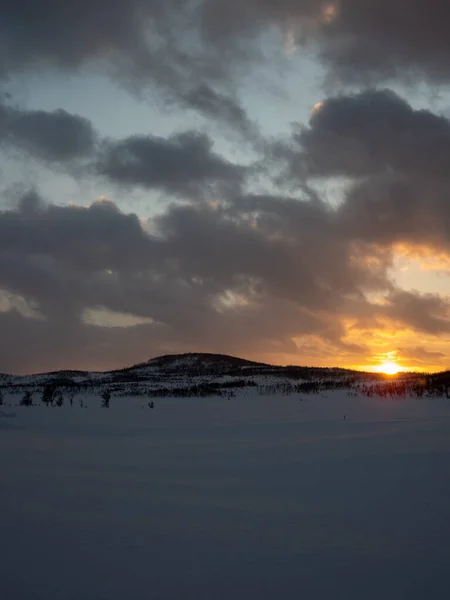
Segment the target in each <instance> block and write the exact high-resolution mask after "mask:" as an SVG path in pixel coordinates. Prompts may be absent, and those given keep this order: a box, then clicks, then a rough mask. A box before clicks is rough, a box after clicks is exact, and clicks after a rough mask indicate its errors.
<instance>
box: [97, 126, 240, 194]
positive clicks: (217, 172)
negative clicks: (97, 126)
mask: <svg viewBox="0 0 450 600" xmlns="http://www.w3.org/2000/svg"><path fill="white" fill-rule="evenodd" d="M98 171H99V173H101V174H102V175H105V176H107V177H108V178H110V179H111V180H112V181H114V182H117V183H121V184H125V185H130V184H131V185H133V184H134V185H140V186H143V187H148V188H159V189H162V190H165V191H167V192H173V193H181V194H182V195H192V194H194V195H195V196H197V195H198V194H199V193H201V191H202V188H203V187H204V186H207V185H214V184H218V185H219V186H221V188H225V189H227V188H229V189H230V191H231V190H234V191H236V190H237V189H238V188H239V186H240V185H241V183H242V182H243V178H244V175H245V169H244V168H243V167H241V166H239V165H235V164H233V163H230V162H228V161H227V160H225V159H224V158H222V157H221V156H220V155H218V154H216V153H215V152H214V151H213V148H212V141H211V140H210V138H209V137H208V136H206V135H204V134H200V133H196V132H184V133H180V134H176V135H173V136H171V137H169V138H160V137H155V136H132V137H129V138H126V139H124V140H120V141H117V142H116V141H110V142H105V144H104V148H103V153H102V156H101V158H100V160H99V164H98Z"/></svg>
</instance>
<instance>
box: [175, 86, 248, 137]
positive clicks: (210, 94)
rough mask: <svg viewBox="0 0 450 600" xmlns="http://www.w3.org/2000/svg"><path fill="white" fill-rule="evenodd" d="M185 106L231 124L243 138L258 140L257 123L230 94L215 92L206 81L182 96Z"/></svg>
mask: <svg viewBox="0 0 450 600" xmlns="http://www.w3.org/2000/svg"><path fill="white" fill-rule="evenodd" d="M182 100H184V102H185V103H186V105H187V106H189V107H191V108H195V109H197V110H198V111H199V112H201V113H202V114H203V115H205V116H207V117H209V118H211V119H213V120H216V121H218V122H222V123H223V124H225V125H228V126H231V127H232V128H233V129H235V130H237V131H238V132H240V133H241V134H242V135H243V137H244V138H245V139H248V140H250V141H253V142H258V141H259V140H260V133H259V130H258V127H257V125H256V124H255V123H254V122H253V121H252V120H251V119H250V118H249V116H248V114H247V112H246V111H245V110H244V109H243V108H242V106H241V105H240V104H239V102H238V101H237V100H236V99H235V98H233V97H232V96H229V95H226V94H223V93H220V92H217V91H216V90H214V89H213V88H212V87H211V86H209V85H207V84H206V83H202V84H200V85H199V86H197V87H196V88H194V89H192V90H189V91H188V92H186V93H185V94H184V96H182Z"/></svg>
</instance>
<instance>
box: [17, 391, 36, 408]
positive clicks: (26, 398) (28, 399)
mask: <svg viewBox="0 0 450 600" xmlns="http://www.w3.org/2000/svg"><path fill="white" fill-rule="evenodd" d="M20 406H33V392H25V394H24V395H23V396H22V400H21V401H20Z"/></svg>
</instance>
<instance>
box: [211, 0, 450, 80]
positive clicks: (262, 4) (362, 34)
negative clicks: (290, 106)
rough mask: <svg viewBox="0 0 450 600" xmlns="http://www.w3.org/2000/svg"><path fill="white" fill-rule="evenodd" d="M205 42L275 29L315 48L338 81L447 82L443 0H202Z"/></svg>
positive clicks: (447, 14) (449, 11)
mask: <svg viewBox="0 0 450 600" xmlns="http://www.w3.org/2000/svg"><path fill="white" fill-rule="evenodd" d="M200 4H201V14H202V23H203V28H204V30H205V31H206V33H207V35H208V36H209V39H210V40H219V41H220V43H222V44H224V43H231V40H236V39H248V38H252V37H255V36H256V35H257V34H258V33H259V32H260V31H261V30H266V29H268V28H270V27H271V26H272V27H273V26H274V25H275V26H278V27H279V28H280V29H282V30H284V31H285V32H286V33H287V34H288V35H289V39H290V40H291V44H290V46H291V48H295V45H297V46H298V47H299V48H300V49H302V47H304V46H308V47H310V48H311V47H312V48H316V49H317V52H318V54H319V56H320V58H321V59H322V61H323V62H324V63H325V64H326V65H328V67H329V69H330V74H331V76H332V77H333V78H334V79H335V80H337V81H340V82H342V81H344V82H350V83H361V82H366V83H367V82H375V81H386V80H389V79H398V78H402V77H403V78H404V79H405V80H408V79H409V80H410V81H413V82H416V81H417V78H418V77H419V78H423V79H426V80H429V81H435V82H448V81H449V79H450V66H449V65H450V62H449V57H450V42H449V39H448V35H447V29H446V23H447V22H448V20H449V19H450V7H449V5H448V3H447V2H446V1H445V0H433V1H432V2H426V1H425V0H392V1H390V0H367V1H365V2H360V1H359V0H330V1H324V0H304V1H302V2H298V1H297V0H243V1H240V0H239V1H238V0H217V1H216V2H201V3H200Z"/></svg>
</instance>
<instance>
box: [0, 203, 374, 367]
mask: <svg viewBox="0 0 450 600" xmlns="http://www.w3.org/2000/svg"><path fill="white" fill-rule="evenodd" d="M277 204H279V205H280V212H279V214H278V213H277V210H276V205H277ZM312 228H314V230H315V232H316V237H315V238H314V236H313V235H312V231H311V230H312ZM152 229H154V231H155V235H150V234H148V233H146V232H145V231H144V230H143V229H142V227H141V224H140V222H139V220H138V219H137V217H136V216H135V215H125V214H124V213H122V212H120V211H119V210H118V209H117V207H116V206H115V205H114V204H112V203H111V202H107V201H102V202H96V203H94V204H93V205H91V206H90V207H87V208H82V207H74V206H68V207H59V206H54V205H46V204H44V203H43V202H42V201H41V200H40V199H39V198H38V197H37V196H36V195H35V194H34V195H33V194H31V195H29V196H28V197H26V198H25V199H24V200H23V201H22V202H21V204H20V206H19V207H18V208H17V209H14V210H9V211H4V212H3V213H2V214H1V215H0V240H1V242H0V289H1V290H6V291H7V292H8V293H9V294H10V295H12V297H13V298H16V302H15V303H14V302H13V304H12V305H11V307H10V310H9V312H8V313H7V314H4V315H2V319H3V321H4V322H5V329H4V330H5V331H7V330H8V327H11V335H12V326H11V325H8V323H9V321H8V319H12V320H13V322H14V323H16V325H17V321H18V320H20V319H22V320H23V323H22V321H21V325H20V327H19V329H18V331H21V332H22V333H21V335H23V336H25V335H26V333H25V331H26V328H27V327H29V332H30V340H29V343H28V345H27V350H26V351H25V350H24V351H23V353H22V355H21V356H22V359H20V356H19V355H20V353H19V352H18V356H16V355H15V354H14V353H13V354H10V353H8V352H7V349H6V347H4V348H3V350H2V351H1V356H0V358H1V361H2V364H4V365H8V369H6V367H3V369H4V370H15V371H17V370H22V371H24V370H29V369H35V368H38V367H36V366H32V365H36V364H37V363H36V361H37V358H36V356H41V357H42V361H41V363H40V364H41V365H42V367H43V366H44V363H45V365H47V364H48V363H49V362H51V361H53V364H54V365H55V366H63V365H64V366H66V367H67V366H69V359H70V357H73V356H74V355H76V352H75V351H74V352H75V354H72V350H70V352H69V351H68V350H67V349H65V346H63V345H62V344H63V342H62V340H63V339H64V340H65V342H64V343H65V344H66V345H67V344H72V345H73V347H76V348H78V351H79V352H80V353H81V347H82V345H83V344H85V343H86V336H92V338H89V339H90V340H91V341H90V344H93V345H94V346H97V345H98V344H100V345H101V344H102V343H103V341H104V339H105V338H108V339H111V340H112V339H116V338H117V337H118V336H124V337H123V339H126V338H127V336H131V337H130V339H131V338H132V337H133V336H134V335H136V336H137V337H138V333H136V332H137V331H140V332H141V334H142V335H144V334H145V335H146V332H147V333H149V338H148V339H146V340H145V342H142V343H139V344H137V347H138V348H139V349H146V351H145V354H144V355H141V356H140V357H139V359H140V360H141V359H144V358H145V357H146V355H152V354H155V353H158V351H160V350H164V351H166V350H167V348H168V346H170V348H172V350H177V349H178V350H181V349H194V348H197V349H202V350H206V349H213V350H221V351H229V352H233V353H235V354H242V353H243V352H245V353H246V354H249V355H254V356H256V355H257V354H258V353H260V352H261V348H264V351H265V352H272V353H274V354H276V353H283V352H284V353H286V352H287V353H293V352H294V351H295V348H296V346H295V343H294V341H293V338H295V337H296V336H301V335H314V336H317V337H318V338H320V339H324V340H327V341H328V344H329V345H331V346H332V347H335V348H340V349H341V350H342V351H346V352H347V351H349V348H348V345H346V343H345V342H343V341H342V337H343V336H344V335H345V328H344V327H343V325H342V323H341V322H340V320H339V319H336V311H338V310H339V307H340V306H341V305H342V303H343V302H344V298H345V296H346V295H347V294H352V293H356V290H357V288H358V285H359V283H361V285H362V286H363V287H364V285H365V281H366V280H367V279H368V277H367V273H365V274H364V277H363V276H362V274H361V271H360V269H359V268H358V267H356V268H355V267H354V266H352V265H351V264H350V260H349V255H348V247H347V246H346V243H345V242H344V241H342V240H338V239H336V238H332V239H330V240H326V239H324V240H322V241H321V240H320V238H319V236H320V235H321V233H326V232H327V231H331V223H330V214H329V213H328V212H327V210H325V208H324V207H320V206H318V207H317V206H316V207H314V206H311V205H309V203H308V202H298V201H294V200H289V199H286V200H284V201H283V199H280V198H270V197H264V198H262V197H261V198H259V197H252V198H245V197H244V198H241V200H240V203H239V202H236V203H235V204H228V205H218V206H209V205H207V204H197V205H191V206H182V207H180V206H172V207H170V208H169V209H168V210H166V212H165V213H163V215H161V216H160V217H159V218H158V219H157V220H156V221H155V222H154V225H153V227H152ZM283 232H284V233H283ZM324 246H325V248H324ZM331 251H332V252H334V255H335V261H336V262H335V264H334V266H333V265H330V263H329V261H327V260H326V254H327V252H331ZM337 262H339V268H336V264H337ZM366 271H367V270H366ZM360 275H361V282H360V281H359V280H358V277H359V276H360ZM361 301H362V300H361ZM17 305H20V306H25V307H27V309H26V310H24V311H22V312H23V313H24V314H22V316H19V314H16V312H17V310H16V312H15V311H14V306H17ZM96 307H103V308H105V309H107V310H109V311H115V312H119V313H127V314H132V315H135V316H136V317H141V318H146V319H151V321H152V323H151V324H148V325H139V326H136V328H133V332H126V331H123V332H121V333H120V334H119V333H117V332H114V333H113V332H110V333H108V332H105V331H104V329H103V328H99V327H95V326H93V325H87V324H86V323H84V322H83V315H84V311H86V310H87V309H93V308H94V309H95V308H96ZM8 315H9V316H8ZM33 315H34V316H33ZM36 317H39V318H36ZM16 325H15V326H16ZM15 326H14V327H15ZM62 331H65V332H66V335H65V336H63V335H62V333H61V332H62ZM36 332H41V334H39V335H45V338H46V340H45V347H47V346H48V348H49V349H48V352H49V353H50V354H46V353H45V352H43V351H42V348H41V352H37V349H36V348H37V343H38V339H39V335H38V333H36ZM42 332H45V334H44V333H42ZM95 332H97V333H98V338H95V336H96V333H95ZM150 334H151V335H150ZM153 334H154V335H155V337H154V338H153V337H152V335H153ZM34 335H36V339H35V340H34V341H33V339H31V338H33V336H34ZM94 338H95V339H94ZM4 339H7V338H4ZM96 340H97V341H96ZM111 343H112V342H111ZM33 344H34V346H33ZM32 347H34V349H35V351H36V355H35V356H34V358H33V361H32V363H31V362H30V363H28V362H27V360H28V359H27V358H26V357H27V356H28V357H29V356H32V353H31V351H30V352H29V350H30V348H32ZM109 352H112V354H111V355H110V356H111V360H110V362H109V363H108V359H107V358H106V356H109V354H108V353H109ZM116 352H117V351H116V350H113V351H110V350H108V348H106V349H104V353H105V358H104V360H103V361H102V365H103V364H107V363H108V364H109V365H111V364H112V362H113V359H112V357H113V356H116V355H117V354H116ZM14 356H16V358H14V359H13V357H14ZM121 357H122V364H124V363H127V362H129V360H130V358H129V354H128V350H127V349H126V347H125V346H123V352H122V354H121ZM30 360H31V359H30ZM38 362H39V361H38ZM77 364H79V362H78V363H77ZM98 364H99V363H98ZM72 366H73V365H72ZM39 368H40V367H39Z"/></svg>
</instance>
